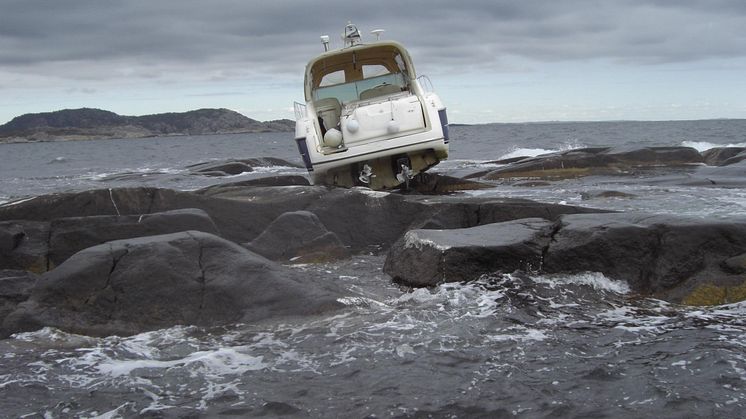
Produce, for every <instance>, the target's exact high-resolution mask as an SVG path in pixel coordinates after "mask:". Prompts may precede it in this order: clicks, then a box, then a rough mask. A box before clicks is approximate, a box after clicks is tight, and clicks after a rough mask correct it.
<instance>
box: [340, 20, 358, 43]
mask: <svg viewBox="0 0 746 419" xmlns="http://www.w3.org/2000/svg"><path fill="white" fill-rule="evenodd" d="M342 39H344V41H345V48H346V47H352V46H355V45H357V44H359V43H360V31H359V30H357V26H355V25H353V24H352V22H349V21H348V23H347V26H345V32H344V34H343V35H342Z"/></svg>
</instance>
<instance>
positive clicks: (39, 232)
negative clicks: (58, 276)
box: [0, 220, 49, 273]
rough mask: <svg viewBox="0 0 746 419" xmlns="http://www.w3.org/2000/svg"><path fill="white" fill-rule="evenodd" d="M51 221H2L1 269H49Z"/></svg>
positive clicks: (0, 233) (0, 238)
mask: <svg viewBox="0 0 746 419" xmlns="http://www.w3.org/2000/svg"><path fill="white" fill-rule="evenodd" d="M48 239H49V223H48V222H45V221H26V220H16V221H1V222H0V269H20V270H24V271H31V272H36V273H42V272H45V271H47V267H48V254H49V246H48Z"/></svg>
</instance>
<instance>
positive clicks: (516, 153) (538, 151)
mask: <svg viewBox="0 0 746 419" xmlns="http://www.w3.org/2000/svg"><path fill="white" fill-rule="evenodd" d="M557 151H559V150H548V149H545V148H516V149H514V150H513V151H511V152H509V153H506V154H503V155H502V156H500V158H498V160H506V159H512V158H515V157H536V156H541V155H542V154H549V153H556V152H557Z"/></svg>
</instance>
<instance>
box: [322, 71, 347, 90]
mask: <svg viewBox="0 0 746 419" xmlns="http://www.w3.org/2000/svg"><path fill="white" fill-rule="evenodd" d="M344 82H345V72H344V70H339V71H335V72H333V73H329V74H325V75H324V77H322V78H321V82H320V83H319V86H320V87H323V86H333V85H335V84H342V83H344Z"/></svg>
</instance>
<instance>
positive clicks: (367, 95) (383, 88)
mask: <svg viewBox="0 0 746 419" xmlns="http://www.w3.org/2000/svg"><path fill="white" fill-rule="evenodd" d="M400 92H401V87H399V86H398V85H396V84H380V85H378V86H376V87H373V88H370V89H368V90H363V91H362V92H360V100H367V99H373V98H374V97H378V96H386V95H390V94H392V93H400Z"/></svg>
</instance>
